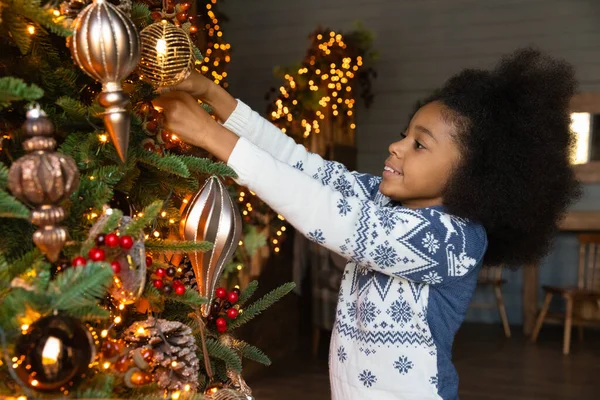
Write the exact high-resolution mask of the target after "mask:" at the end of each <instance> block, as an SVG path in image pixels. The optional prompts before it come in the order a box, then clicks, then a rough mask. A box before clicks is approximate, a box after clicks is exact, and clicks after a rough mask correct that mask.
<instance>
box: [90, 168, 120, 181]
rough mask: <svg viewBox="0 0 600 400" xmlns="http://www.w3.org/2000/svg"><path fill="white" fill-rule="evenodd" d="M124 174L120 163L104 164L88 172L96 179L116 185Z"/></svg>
mask: <svg viewBox="0 0 600 400" xmlns="http://www.w3.org/2000/svg"><path fill="white" fill-rule="evenodd" d="M124 175H125V174H124V172H123V167H122V166H121V165H104V166H102V167H100V168H96V169H95V170H93V171H92V172H91V174H90V176H93V177H94V179H98V180H100V181H102V182H104V183H106V184H107V185H110V186H114V185H116V184H117V183H118V182H119V181H120V180H121V178H123V176H124Z"/></svg>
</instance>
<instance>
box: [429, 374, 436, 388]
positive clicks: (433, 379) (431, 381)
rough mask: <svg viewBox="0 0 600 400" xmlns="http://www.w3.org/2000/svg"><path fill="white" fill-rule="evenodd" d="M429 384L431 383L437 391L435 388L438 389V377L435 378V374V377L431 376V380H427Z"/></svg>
mask: <svg viewBox="0 0 600 400" xmlns="http://www.w3.org/2000/svg"><path fill="white" fill-rule="evenodd" d="M429 383H431V384H432V385H433V386H435V388H436V389H437V387H438V376H437V374H436V375H435V376H432V377H431V378H429Z"/></svg>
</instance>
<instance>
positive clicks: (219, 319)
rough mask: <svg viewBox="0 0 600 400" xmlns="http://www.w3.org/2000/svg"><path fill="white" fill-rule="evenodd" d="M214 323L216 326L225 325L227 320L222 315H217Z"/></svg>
mask: <svg viewBox="0 0 600 400" xmlns="http://www.w3.org/2000/svg"><path fill="white" fill-rule="evenodd" d="M215 323H216V324H217V327H219V326H225V327H227V320H226V319H225V318H223V317H219V318H217V320H216V321H215Z"/></svg>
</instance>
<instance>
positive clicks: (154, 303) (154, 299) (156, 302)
mask: <svg viewBox="0 0 600 400" xmlns="http://www.w3.org/2000/svg"><path fill="white" fill-rule="evenodd" d="M144 298H145V299H146V300H147V301H148V303H149V304H150V307H151V308H152V309H155V310H159V311H161V312H162V311H163V309H164V307H165V305H164V301H163V296H162V294H161V293H160V292H159V291H158V289H156V288H155V287H154V286H152V283H151V282H148V283H147V284H146V287H145V288H144Z"/></svg>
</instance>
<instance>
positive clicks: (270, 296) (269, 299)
mask: <svg viewBox="0 0 600 400" xmlns="http://www.w3.org/2000/svg"><path fill="white" fill-rule="evenodd" d="M295 287H296V284H295V283H293V282H289V283H285V284H283V285H281V286H279V287H278V288H276V289H274V290H272V291H271V292H269V293H267V294H266V295H264V296H263V297H262V298H261V299H260V300H257V301H256V302H254V303H252V304H251V305H249V306H248V307H246V308H245V309H244V312H242V313H241V314H240V315H239V316H238V317H237V318H236V319H235V320H233V322H232V323H231V324H229V327H228V328H229V329H236V328H239V327H240V326H242V325H244V324H245V323H246V322H248V321H250V320H252V319H253V318H254V317H256V316H257V315H259V314H260V313H262V312H263V311H265V310H266V309H267V308H269V307H271V306H272V305H273V304H274V303H276V302H278V301H279V300H280V299H281V298H282V297H283V296H285V295H286V294H288V293H289V292H291V291H292V290H294V288H295Z"/></svg>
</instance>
